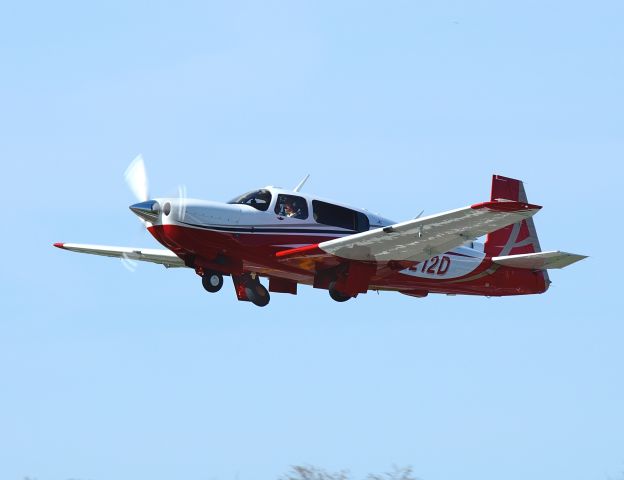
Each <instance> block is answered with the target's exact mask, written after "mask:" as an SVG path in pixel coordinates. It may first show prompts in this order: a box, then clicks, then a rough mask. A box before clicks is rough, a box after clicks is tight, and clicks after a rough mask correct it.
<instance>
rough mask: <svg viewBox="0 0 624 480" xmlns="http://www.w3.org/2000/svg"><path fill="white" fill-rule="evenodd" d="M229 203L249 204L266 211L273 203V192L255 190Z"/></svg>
mask: <svg viewBox="0 0 624 480" xmlns="http://www.w3.org/2000/svg"><path fill="white" fill-rule="evenodd" d="M228 203H234V204H239V205H249V206H250V207H253V208H255V209H256V210H261V211H263V212H266V211H267V210H268V208H269V205H270V204H271V192H269V191H268V190H264V189H262V190H254V191H253V192H248V193H245V194H243V195H241V196H239V197H236V198H233V199H232V200H230V201H229V202H228Z"/></svg>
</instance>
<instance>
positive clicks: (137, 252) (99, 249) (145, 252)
mask: <svg viewBox="0 0 624 480" xmlns="http://www.w3.org/2000/svg"><path fill="white" fill-rule="evenodd" d="M54 246H55V247H58V248H62V249H63V250H69V251H71V252H78V253H90V254H91V255H102V256H105V257H118V258H126V259H130V260H140V261H142V262H151V263H158V264H160V265H164V266H165V267H167V268H172V267H185V266H186V265H185V264H184V261H183V260H182V259H181V258H180V257H178V256H177V255H176V254H175V253H173V252H172V251H171V250H164V249H155V248H132V247H109V246H106V245H83V244H80V243H55V244H54Z"/></svg>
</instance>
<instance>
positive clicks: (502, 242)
mask: <svg viewBox="0 0 624 480" xmlns="http://www.w3.org/2000/svg"><path fill="white" fill-rule="evenodd" d="M308 176H309V175H308ZM308 176H306V178H304V179H303V180H302V181H301V182H300V183H299V185H297V186H296V187H295V188H294V189H293V190H285V189H282V188H276V187H272V186H269V187H265V188H261V189H258V190H254V191H251V192H248V193H245V194H243V195H240V196H238V197H236V198H234V199H233V200H231V201H229V202H227V203H221V202H214V201H205V200H192V199H187V198H184V196H183V195H180V196H179V197H178V198H154V199H150V197H149V194H148V188H147V175H146V170H145V164H144V161H143V158H142V157H141V156H140V155H139V156H138V157H137V158H135V160H134V161H133V162H132V163H131V164H130V166H129V167H128V169H127V171H126V174H125V177H126V181H127V182H128V184H129V186H130V188H131V190H132V191H133V192H134V194H135V196H136V197H137V198H138V200H139V203H136V204H134V205H132V206H130V210H132V211H133V212H134V213H135V214H136V215H137V216H138V217H139V218H140V219H141V220H142V221H143V222H144V224H145V226H146V227H147V229H148V230H149V232H150V233H151V234H152V235H153V236H154V238H156V240H157V241H158V242H160V243H161V244H162V245H163V246H165V247H166V249H146V248H130V247H111V246H102V245H84V244H76V243H55V244H54V246H55V247H58V248H62V249H65V250H70V251H73V252H80V253H89V254H94V255H104V256H108V257H120V258H122V259H126V260H128V259H130V260H132V261H134V260H139V261H145V262H152V263H158V264H161V265H164V266H165V267H167V268H172V267H188V268H192V269H194V270H195V272H196V273H197V274H198V275H199V276H200V277H201V278H202V284H203V287H204V288H205V289H206V290H207V291H208V292H211V293H214V292H218V291H219V290H220V289H221V287H222V286H223V276H224V275H225V276H230V277H231V278H232V281H233V283H234V290H235V292H236V296H237V298H238V300H240V301H249V302H252V303H253V304H255V305H257V306H260V307H263V306H265V305H267V304H268V303H269V299H270V294H269V292H275V293H289V294H293V295H296V294H297V285H298V284H305V285H312V286H313V287H314V288H321V289H325V290H328V291H329V295H330V297H331V298H332V299H334V300H335V301H337V302H344V301H346V300H349V299H350V298H354V297H357V296H358V295H359V294H362V293H366V292H367V291H369V290H377V291H398V292H400V293H403V294H405V295H410V296H413V297H426V296H427V295H428V294H429V293H442V294H447V295H457V294H462V295H483V296H488V297H492V296H507V295H526V294H536V293H543V292H545V291H546V290H547V289H548V287H549V285H550V283H551V282H550V280H549V278H548V272H547V270H548V269H551V268H563V267H566V266H568V265H570V264H572V263H574V262H577V261H579V260H582V259H584V258H586V257H585V256H583V255H577V254H572V253H566V252H561V251H546V252H542V251H541V248H540V244H539V240H538V238H537V233H536V230H535V225H534V223H533V219H532V218H531V217H532V216H533V215H534V214H535V213H537V212H538V210H540V209H541V207H540V206H537V205H533V204H530V203H528V201H527V197H526V194H525V191H524V186H523V184H522V182H521V181H519V180H515V179H512V178H507V177H503V176H500V175H494V176H493V178H492V191H491V197H490V200H489V201H487V202H482V203H476V204H473V205H469V206H467V207H464V208H458V209H456V210H450V211H447V212H443V213H439V214H436V215H430V216H425V217H420V216H419V217H417V218H415V219H413V220H407V221H404V222H399V223H397V222H394V221H392V220H389V219H387V218H384V217H381V216H379V215H376V214H373V213H370V212H368V211H366V210H363V209H359V208H353V207H349V206H347V205H344V204H341V203H336V202H331V201H327V200H323V199H319V198H316V197H315V196H312V195H306V194H303V193H301V191H300V190H301V188H302V187H303V184H304V183H305V182H306V180H307V179H308ZM484 235H487V237H486V240H485V243H477V242H476V241H475V240H477V239H478V238H479V237H482V236H484ZM262 277H264V278H268V286H269V288H268V289H267V288H266V287H265V286H263V285H262V283H260V278H262Z"/></svg>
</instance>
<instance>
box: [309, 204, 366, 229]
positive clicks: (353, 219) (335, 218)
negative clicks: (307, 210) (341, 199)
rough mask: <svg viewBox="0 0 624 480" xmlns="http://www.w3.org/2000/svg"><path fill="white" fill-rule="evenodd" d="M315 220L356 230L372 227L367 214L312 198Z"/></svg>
mask: <svg viewBox="0 0 624 480" xmlns="http://www.w3.org/2000/svg"><path fill="white" fill-rule="evenodd" d="M312 210H313V212H314V220H316V221H317V222H318V223H322V224H323V225H331V226H334V227H340V228H346V229H348V230H353V231H356V232H366V231H367V230H368V229H369V228H370V224H369V220H368V217H367V216H366V215H364V214H363V213H361V212H357V211H355V210H351V209H350V208H345V207H340V206H338V205H332V204H331V203H326V202H321V201H319V200H312Z"/></svg>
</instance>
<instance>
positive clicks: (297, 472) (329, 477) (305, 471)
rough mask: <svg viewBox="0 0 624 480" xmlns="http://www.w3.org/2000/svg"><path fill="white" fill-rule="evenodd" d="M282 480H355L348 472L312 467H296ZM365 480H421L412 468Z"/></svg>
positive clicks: (374, 475) (398, 468)
mask: <svg viewBox="0 0 624 480" xmlns="http://www.w3.org/2000/svg"><path fill="white" fill-rule="evenodd" d="M280 480H354V479H353V477H352V476H351V474H350V473H349V471H348V470H340V471H338V472H334V473H332V472H328V471H327V470H324V469H322V468H319V467H315V466H312V465H294V466H292V467H291V470H290V472H288V473H286V474H285V475H283V476H282V477H280ZM364 480H419V479H418V478H417V477H415V476H414V474H413V470H412V467H397V466H394V467H393V468H392V470H391V471H390V472H386V473H381V474H376V473H369V474H368V475H367V476H366V478H365V479H364Z"/></svg>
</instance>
